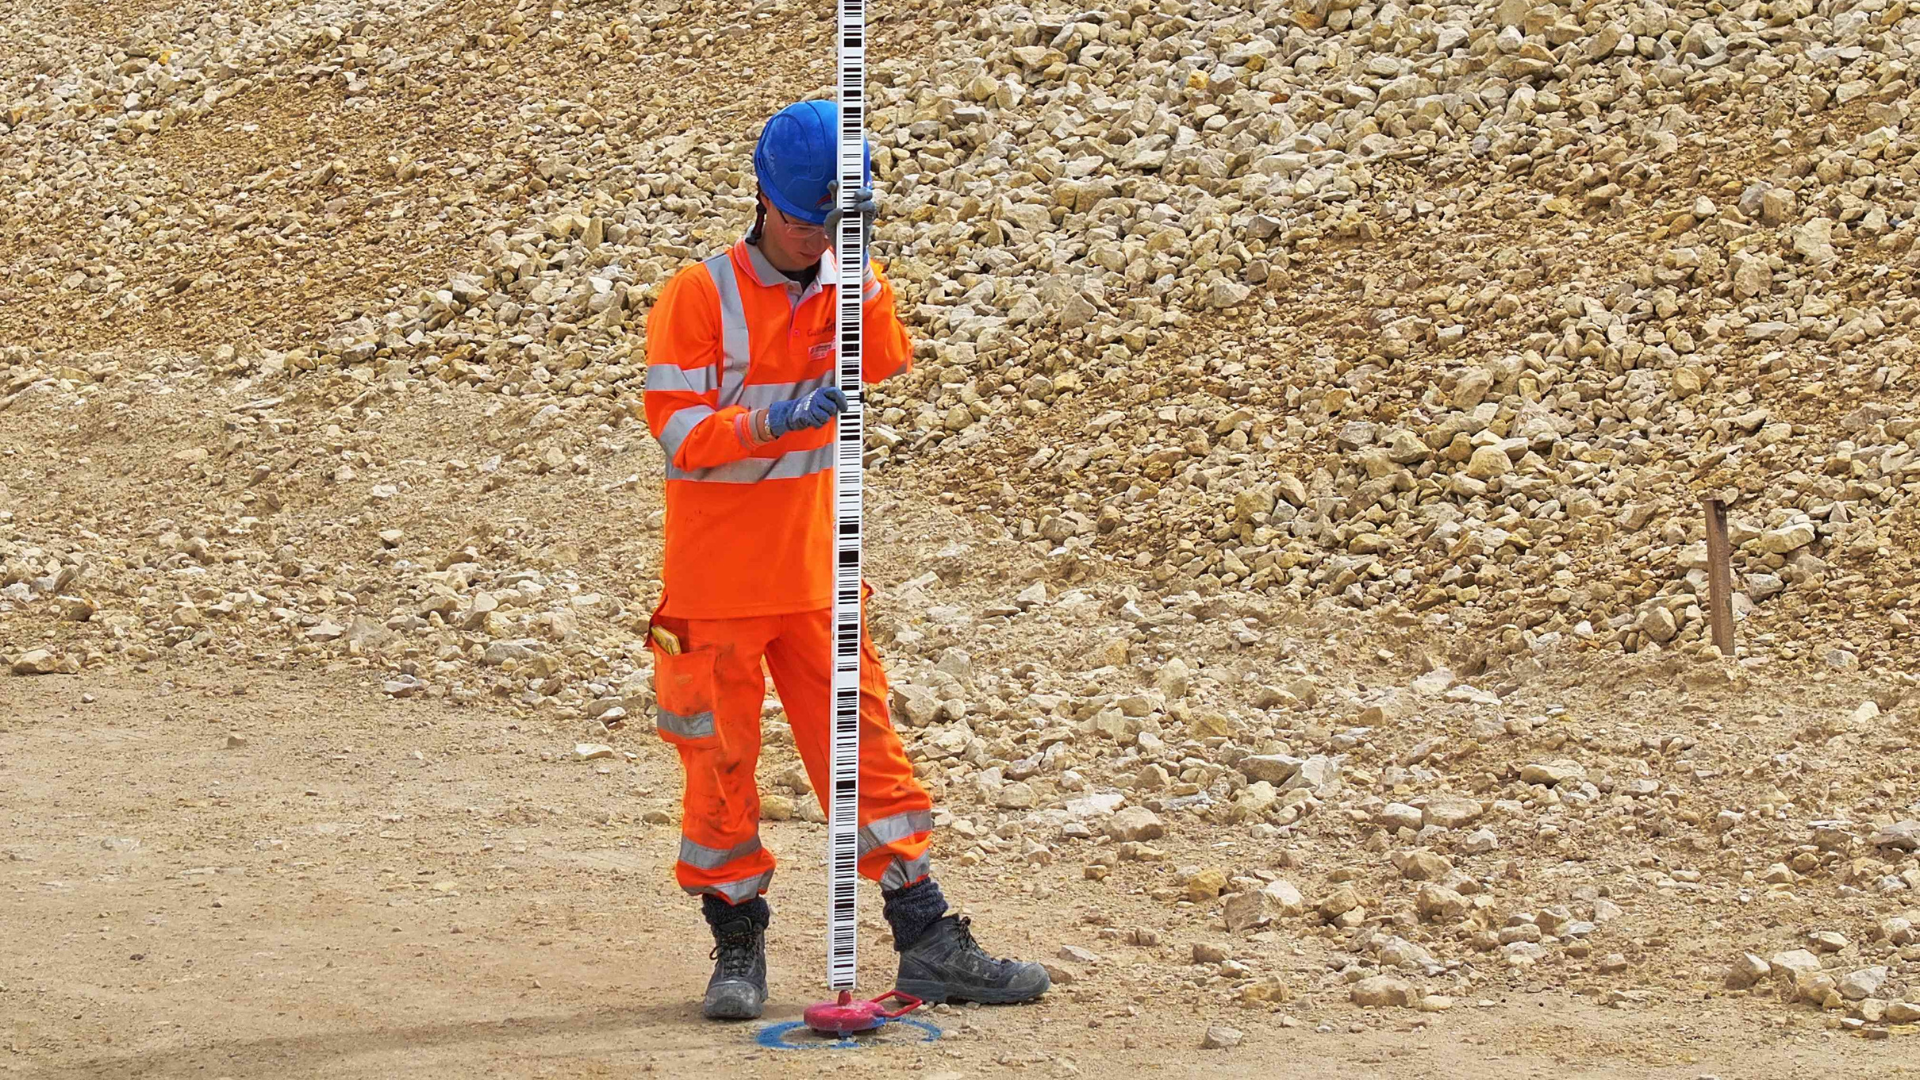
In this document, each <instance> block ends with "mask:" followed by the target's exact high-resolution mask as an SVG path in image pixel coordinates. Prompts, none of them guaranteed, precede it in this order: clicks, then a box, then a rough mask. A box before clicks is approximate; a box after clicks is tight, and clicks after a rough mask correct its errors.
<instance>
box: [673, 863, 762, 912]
mask: <svg viewBox="0 0 1920 1080" xmlns="http://www.w3.org/2000/svg"><path fill="white" fill-rule="evenodd" d="M772 883H773V871H771V870H769V871H767V872H766V873H764V874H755V875H753V876H752V877H750V878H741V879H740V880H739V881H723V882H721V883H720V884H718V885H682V886H681V889H682V890H684V891H685V892H686V893H687V894H688V895H689V896H700V895H703V894H704V895H707V896H718V897H720V898H722V899H724V900H726V901H727V903H729V904H744V903H746V902H747V901H749V900H751V899H753V898H754V897H756V896H759V895H760V894H761V893H763V892H766V891H767V886H768V885H771V884H772Z"/></svg>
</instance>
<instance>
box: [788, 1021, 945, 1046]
mask: <svg viewBox="0 0 1920 1080" xmlns="http://www.w3.org/2000/svg"><path fill="white" fill-rule="evenodd" d="M900 1028H911V1029H912V1030H913V1034H908V1033H905V1032H902V1034H905V1035H906V1036H907V1037H906V1038H893V1039H888V1038H883V1037H882V1036H885V1035H886V1034H887V1033H889V1032H891V1031H895V1030H897V1029H900ZM796 1033H801V1034H804V1036H805V1039H804V1041H800V1042H792V1041H789V1040H788V1038H787V1036H789V1035H793V1034H796ZM939 1037H940V1029H939V1028H937V1027H934V1026H933V1025H932V1024H929V1023H927V1022H926V1021H925V1020H912V1019H908V1018H906V1017H901V1018H900V1019H898V1020H889V1021H887V1022H886V1023H884V1024H882V1025H880V1026H879V1027H877V1028H875V1029H874V1030H872V1031H869V1032H864V1033H862V1034H860V1035H851V1036H848V1037H847V1038H844V1039H835V1038H830V1037H828V1036H825V1035H816V1034H814V1033H813V1032H812V1031H811V1030H809V1029H808V1027H807V1025H806V1023H805V1022H804V1021H800V1020H789V1021H787V1022H786V1023H784V1024H768V1025H767V1026H766V1027H763V1028H761V1029H760V1034H759V1035H757V1036H755V1039H754V1041H755V1042H758V1043H759V1044H760V1045H761V1046H764V1047H766V1048H767V1049H769V1050H852V1049H858V1048H862V1047H868V1046H874V1045H879V1044H884V1043H896V1042H932V1041H934V1040H935V1039H938V1038H939Z"/></svg>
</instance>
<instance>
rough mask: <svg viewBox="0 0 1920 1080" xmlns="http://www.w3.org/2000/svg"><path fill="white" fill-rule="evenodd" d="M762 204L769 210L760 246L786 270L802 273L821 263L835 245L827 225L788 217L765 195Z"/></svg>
mask: <svg viewBox="0 0 1920 1080" xmlns="http://www.w3.org/2000/svg"><path fill="white" fill-rule="evenodd" d="M760 205H761V206H763V207H765V208H766V211H767V220H766V227H765V228H763V229H762V230H761V232H760V246H761V247H762V248H763V249H764V250H765V251H766V255H767V258H768V259H769V260H771V261H772V262H773V265H775V266H777V267H779V268H780V269H782V270H799V269H802V268H804V267H807V266H810V265H812V264H813V263H817V262H819V261H820V256H822V255H824V254H826V253H827V249H828V248H829V247H830V246H832V245H831V244H830V243H829V241H828V237H827V229H826V226H824V225H814V224H812V223H810V222H805V221H801V220H799V219H798V218H791V217H788V216H787V215H786V214H783V213H781V212H780V208H779V207H777V206H775V205H773V202H772V200H770V199H768V198H767V197H766V196H765V195H762V196H760Z"/></svg>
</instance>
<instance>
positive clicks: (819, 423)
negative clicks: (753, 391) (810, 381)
mask: <svg viewBox="0 0 1920 1080" xmlns="http://www.w3.org/2000/svg"><path fill="white" fill-rule="evenodd" d="M846 407H847V395H845V394H843V393H841V392H840V388H839V387H837V386H823V387H821V388H820V389H818V390H815V391H813V392H812V393H810V394H808V395H807V396H806V397H801V398H793V399H792V400H789V401H776V402H774V403H773V404H772V405H769V406H767V430H768V431H769V432H770V433H771V434H772V435H773V437H774V438H776V439H777V438H779V437H780V436H782V435H785V434H786V433H787V432H789V431H803V430H806V429H809V428H818V427H825V426H826V425H827V423H828V422H829V421H831V420H832V419H833V418H834V417H836V416H838V415H840V413H841V411H842V410H844V409H845V408H846Z"/></svg>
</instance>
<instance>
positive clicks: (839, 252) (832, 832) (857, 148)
mask: <svg viewBox="0 0 1920 1080" xmlns="http://www.w3.org/2000/svg"><path fill="white" fill-rule="evenodd" d="M839 3H840V39H839V40H840V147H839V150H840V153H839V169H838V174H839V187H838V189H837V191H836V197H837V198H838V200H839V208H840V219H839V235H838V236H836V237H835V238H834V247H833V250H834V253H835V256H836V257H837V258H838V259H839V260H840V275H839V287H838V288H837V289H835V290H834V292H835V296H836V298H837V300H838V302H839V305H840V341H839V345H840V351H839V357H840V390H841V392H842V393H844V394H846V396H847V407H846V410H845V411H844V412H842V413H841V414H840V428H839V441H838V444H837V445H836V447H835V454H834V468H833V479H834V488H833V495H834V498H833V512H834V552H833V756H832V763H833V780H832V784H833V787H832V791H833V801H832V805H831V806H830V807H829V809H828V816H827V822H828V825H827V831H828V860H827V861H828V874H829V879H828V883H827V897H828V909H827V985H828V986H829V987H830V988H832V989H834V990H849V989H852V987H853V983H854V933H855V923H854V913H855V912H854V885H855V882H856V880H857V878H858V874H859V848H858V845H859V828H860V825H859V812H860V580H861V579H860V529H861V490H860V485H861V476H860V471H861V466H862V462H861V454H862V451H863V450H864V449H865V446H866V438H865V424H864V403H863V402H862V401H861V391H860V320H861V306H862V305H861V293H862V292H863V291H864V290H865V285H864V281H863V279H864V278H865V276H866V267H867V252H866V236H865V229H864V228H863V227H862V226H863V224H864V222H863V218H862V215H861V213H860V211H859V209H858V205H857V204H858V202H859V197H860V196H859V193H860V190H861V189H862V188H864V187H865V186H866V184H865V179H866V178H865V176H864V175H863V171H864V170H862V168H861V165H862V163H863V157H864V152H865V149H866V120H867V90H866V84H867V6H866V0H839Z"/></svg>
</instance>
